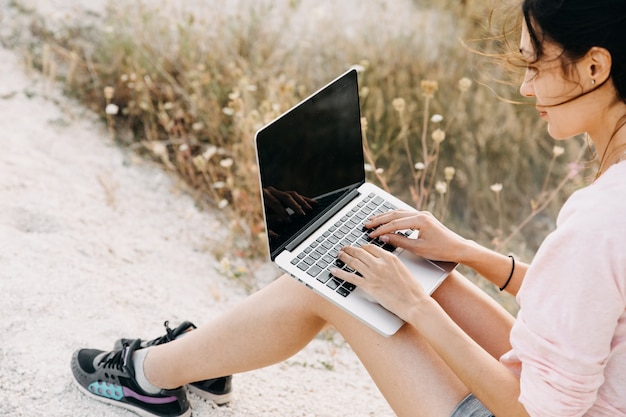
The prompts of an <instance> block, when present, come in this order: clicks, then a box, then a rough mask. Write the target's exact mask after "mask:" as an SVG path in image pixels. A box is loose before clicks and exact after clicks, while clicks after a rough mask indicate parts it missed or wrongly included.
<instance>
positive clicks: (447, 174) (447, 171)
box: [443, 167, 456, 181]
mask: <svg viewBox="0 0 626 417" xmlns="http://www.w3.org/2000/svg"><path fill="white" fill-rule="evenodd" d="M454 174H456V169H454V167H445V168H444V170H443V176H444V178H445V179H446V181H452V179H453V178H454Z"/></svg>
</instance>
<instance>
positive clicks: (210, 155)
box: [202, 145, 217, 161]
mask: <svg viewBox="0 0 626 417" xmlns="http://www.w3.org/2000/svg"><path fill="white" fill-rule="evenodd" d="M216 153H217V146H215V145H210V146H209V147H208V148H207V149H206V151H204V153H203V154H202V156H204V159H206V160H207V161H208V160H209V159H211V158H213V156H214V155H215V154H216Z"/></svg>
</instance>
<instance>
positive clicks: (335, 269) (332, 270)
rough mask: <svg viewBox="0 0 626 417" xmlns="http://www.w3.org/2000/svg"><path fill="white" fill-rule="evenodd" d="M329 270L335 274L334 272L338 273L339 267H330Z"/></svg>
mask: <svg viewBox="0 0 626 417" xmlns="http://www.w3.org/2000/svg"><path fill="white" fill-rule="evenodd" d="M328 270H329V271H330V273H331V274H333V275H334V274H336V273H337V271H339V269H337V268H335V267H331V268H329V269H328Z"/></svg>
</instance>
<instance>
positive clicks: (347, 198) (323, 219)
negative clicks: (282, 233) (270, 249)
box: [285, 188, 360, 251]
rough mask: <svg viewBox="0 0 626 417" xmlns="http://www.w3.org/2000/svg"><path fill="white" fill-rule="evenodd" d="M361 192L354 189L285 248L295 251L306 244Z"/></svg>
mask: <svg viewBox="0 0 626 417" xmlns="http://www.w3.org/2000/svg"><path fill="white" fill-rule="evenodd" d="M359 194H360V193H359V190H358V189H356V188H354V189H353V190H352V191H350V192H349V193H348V194H346V195H344V196H343V197H342V198H341V199H340V200H339V201H338V202H337V203H335V204H333V205H332V207H331V208H330V209H329V210H328V211H327V212H326V213H324V214H323V215H322V216H321V217H320V218H318V219H317V220H315V221H314V222H313V223H311V224H310V225H309V226H308V227H307V228H306V229H304V230H303V231H302V232H301V233H300V234H299V235H298V237H296V238H295V239H294V240H292V241H291V242H289V244H288V245H287V246H286V247H285V249H287V250H288V251H293V250H294V249H295V248H297V247H298V245H300V244H301V243H302V242H304V241H305V240H306V239H307V238H308V237H309V236H311V234H312V233H313V232H315V231H316V230H317V229H318V228H319V227H320V226H321V225H323V224H324V223H325V222H326V221H327V220H328V219H330V218H331V217H333V216H334V215H335V214H337V213H338V212H339V211H340V210H341V209H343V208H344V207H345V206H346V204H348V203H349V202H350V201H352V200H353V199H354V198H356V197H357V196H358V195H359Z"/></svg>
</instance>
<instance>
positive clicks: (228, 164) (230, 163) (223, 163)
mask: <svg viewBox="0 0 626 417" xmlns="http://www.w3.org/2000/svg"><path fill="white" fill-rule="evenodd" d="M233 162H234V161H233V159H232V158H224V159H222V160H221V161H220V166H221V167H222V168H230V167H232V166H233Z"/></svg>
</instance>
